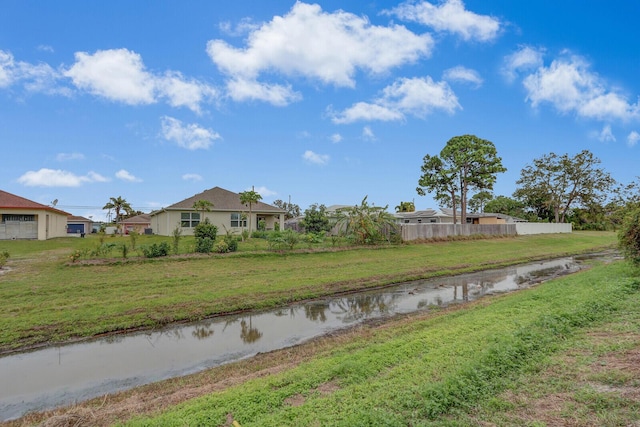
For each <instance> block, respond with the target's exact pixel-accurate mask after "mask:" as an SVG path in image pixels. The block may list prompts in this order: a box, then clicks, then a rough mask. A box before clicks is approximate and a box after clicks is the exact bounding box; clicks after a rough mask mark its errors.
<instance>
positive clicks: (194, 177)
mask: <svg viewBox="0 0 640 427" xmlns="http://www.w3.org/2000/svg"><path fill="white" fill-rule="evenodd" d="M182 179H183V180H185V181H193V182H198V181H202V176H201V175H198V174H197V173H185V174H184V175H182Z"/></svg>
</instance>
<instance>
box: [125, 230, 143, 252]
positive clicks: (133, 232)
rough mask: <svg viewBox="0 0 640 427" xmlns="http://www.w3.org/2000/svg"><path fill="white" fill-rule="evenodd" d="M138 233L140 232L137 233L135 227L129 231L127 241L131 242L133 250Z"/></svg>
mask: <svg viewBox="0 0 640 427" xmlns="http://www.w3.org/2000/svg"><path fill="white" fill-rule="evenodd" d="M139 235H140V233H138V231H137V230H135V229H133V230H131V231H129V241H130V242H131V249H132V250H134V251H135V250H136V242H137V241H138V236H139ZM125 258H126V257H125Z"/></svg>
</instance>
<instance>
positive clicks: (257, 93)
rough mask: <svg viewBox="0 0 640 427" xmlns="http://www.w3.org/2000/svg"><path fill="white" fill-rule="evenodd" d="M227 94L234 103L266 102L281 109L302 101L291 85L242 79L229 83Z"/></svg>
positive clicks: (238, 78)
mask: <svg viewBox="0 0 640 427" xmlns="http://www.w3.org/2000/svg"><path fill="white" fill-rule="evenodd" d="M227 92H228V94H229V97H231V99H233V100H234V101H239V102H240V101H264V102H268V103H269V104H273V105H276V106H279V107H282V106H285V105H289V104H291V103H292V102H296V101H299V100H300V99H302V95H301V94H300V93H299V92H295V91H294V90H293V89H292V88H291V86H290V85H278V84H267V83H259V82H258V81H256V80H252V79H245V78H240V77H237V78H232V79H230V80H228V81H227Z"/></svg>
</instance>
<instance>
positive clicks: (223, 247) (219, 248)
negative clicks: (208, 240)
mask: <svg viewBox="0 0 640 427" xmlns="http://www.w3.org/2000/svg"><path fill="white" fill-rule="evenodd" d="M214 250H215V251H216V252H217V253H219V254H226V253H227V252H229V245H228V244H227V242H225V241H224V240H221V241H219V242H218V243H216V245H215V248H214Z"/></svg>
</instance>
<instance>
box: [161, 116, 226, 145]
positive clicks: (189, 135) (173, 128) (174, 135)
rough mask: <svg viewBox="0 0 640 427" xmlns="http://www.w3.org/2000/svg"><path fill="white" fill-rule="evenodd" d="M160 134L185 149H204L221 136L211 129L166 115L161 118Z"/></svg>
mask: <svg viewBox="0 0 640 427" xmlns="http://www.w3.org/2000/svg"><path fill="white" fill-rule="evenodd" d="M162 136H163V137H164V138H165V139H166V140H167V141H172V142H174V143H176V145H178V147H182V148H186V149H187V150H200V149H202V150H206V149H208V148H209V147H210V146H211V144H213V142H214V141H216V140H218V139H221V138H222V137H221V136H220V134H218V133H217V132H214V131H212V130H211V129H205V128H203V127H200V126H198V125H197V124H195V123H192V124H186V125H185V124H183V123H182V122H181V121H180V120H178V119H174V118H173V117H168V116H164V117H163V118H162Z"/></svg>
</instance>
